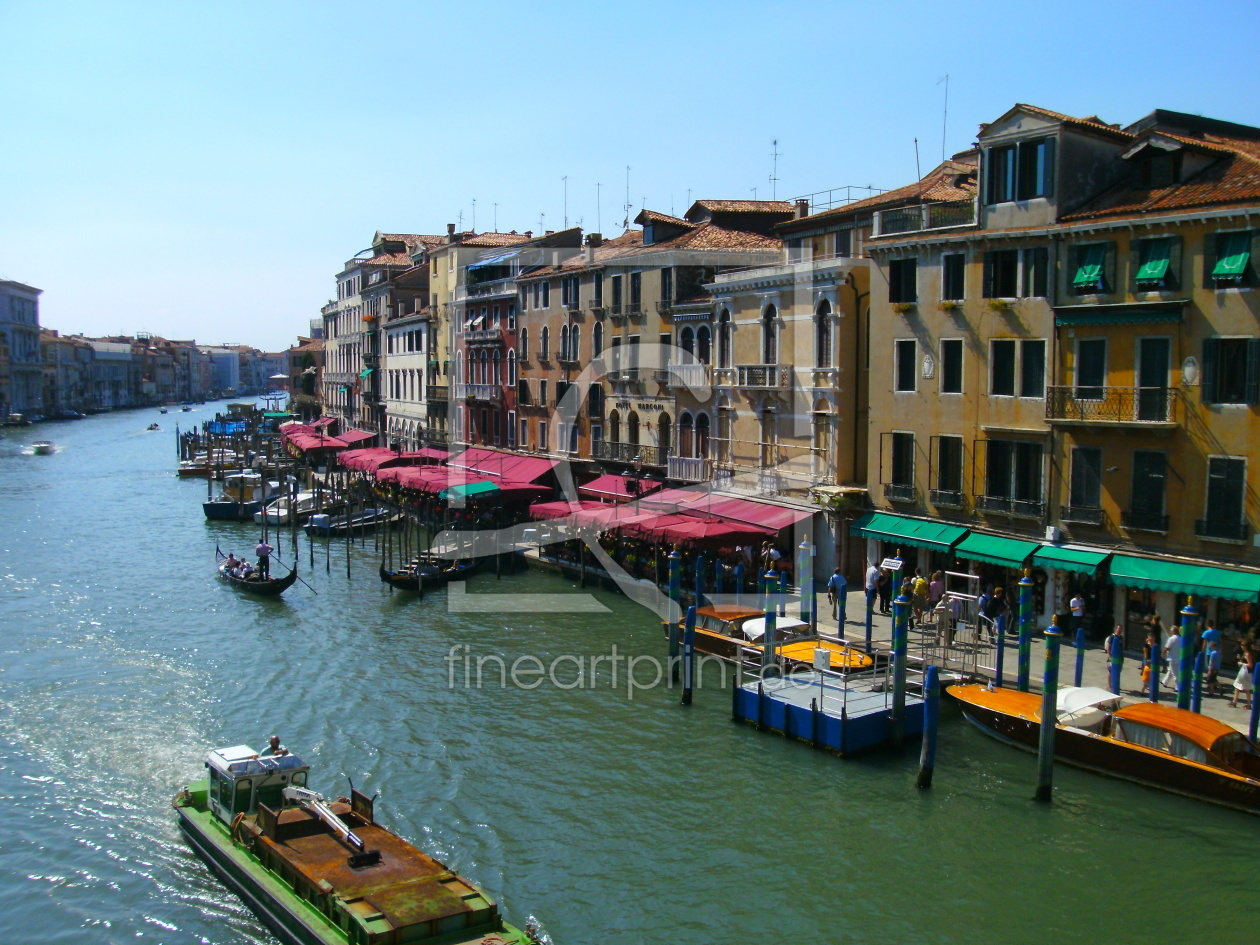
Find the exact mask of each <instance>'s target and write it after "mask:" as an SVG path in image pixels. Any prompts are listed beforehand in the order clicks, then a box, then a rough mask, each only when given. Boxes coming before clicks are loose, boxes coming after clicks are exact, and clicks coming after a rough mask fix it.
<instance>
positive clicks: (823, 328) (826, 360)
mask: <svg viewBox="0 0 1260 945" xmlns="http://www.w3.org/2000/svg"><path fill="white" fill-rule="evenodd" d="M814 365H815V366H816V367H820V368H828V367H831V303H830V302H828V301H827V300H826V299H823V300H822V301H821V302H819V303H818V311H816V312H815V313H814Z"/></svg>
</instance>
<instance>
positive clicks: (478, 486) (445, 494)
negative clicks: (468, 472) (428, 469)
mask: <svg viewBox="0 0 1260 945" xmlns="http://www.w3.org/2000/svg"><path fill="white" fill-rule="evenodd" d="M498 491H499V486H498V484H497V483H494V482H491V481H490V480H489V479H483V480H481V481H480V482H461V483H460V484H459V485H456V486H451V487H450V488H449V489H443V490H442V491H441V492H439V493H438V497H439V498H442V499H455V498H468V497H469V496H474V495H487V494H489V493H491V492H498Z"/></svg>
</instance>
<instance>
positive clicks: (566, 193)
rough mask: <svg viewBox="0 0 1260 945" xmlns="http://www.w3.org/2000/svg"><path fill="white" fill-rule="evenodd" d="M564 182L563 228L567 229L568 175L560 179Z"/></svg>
mask: <svg viewBox="0 0 1260 945" xmlns="http://www.w3.org/2000/svg"><path fill="white" fill-rule="evenodd" d="M560 179H561V180H562V181H564V228H565V229H566V230H567V229H568V228H569V175H568V174H565V175H564V176H563V177H561V178H560Z"/></svg>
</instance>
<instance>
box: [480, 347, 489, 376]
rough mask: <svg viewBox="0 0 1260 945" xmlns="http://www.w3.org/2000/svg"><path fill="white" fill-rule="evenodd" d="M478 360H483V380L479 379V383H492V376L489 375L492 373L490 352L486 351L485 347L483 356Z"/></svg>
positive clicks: (482, 352)
mask: <svg viewBox="0 0 1260 945" xmlns="http://www.w3.org/2000/svg"><path fill="white" fill-rule="evenodd" d="M478 360H480V361H481V375H480V377H481V380H480V381H478V383H479V384H489V383H490V377H489V375H490V352H488V351H486V349H485V348H482V349H481V357H480V358H479V359H478Z"/></svg>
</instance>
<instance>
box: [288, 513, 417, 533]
mask: <svg viewBox="0 0 1260 945" xmlns="http://www.w3.org/2000/svg"><path fill="white" fill-rule="evenodd" d="M401 520H402V514H401V513H398V512H391V511H390V510H389V509H364V510H363V511H361V512H355V513H354V514H353V515H338V516H337V517H336V518H329V517H328V516H327V515H312V516H311V517H310V520H309V521H308V522H307V523H306V526H305V530H306V534H308V535H346V534H349V533H352V532H353V533H356V534H363V533H364V532H369V531H371V530H372V529H374V528H377V527H380V526H384V525H396V524H397V523H398V522H400V521H401Z"/></svg>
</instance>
